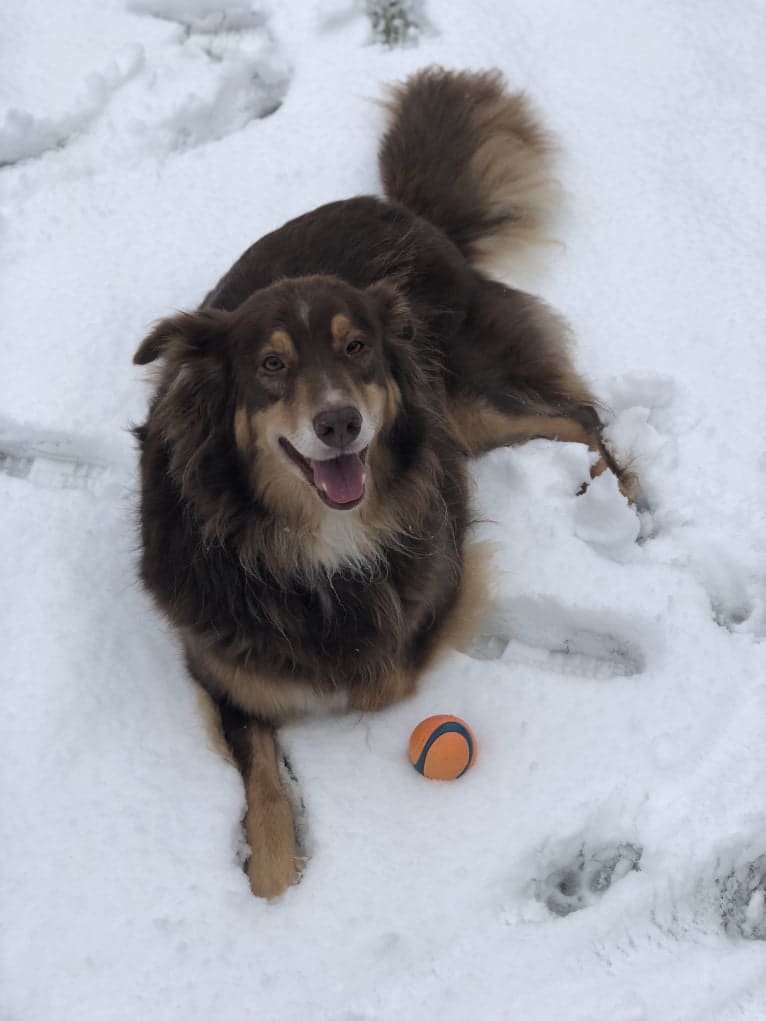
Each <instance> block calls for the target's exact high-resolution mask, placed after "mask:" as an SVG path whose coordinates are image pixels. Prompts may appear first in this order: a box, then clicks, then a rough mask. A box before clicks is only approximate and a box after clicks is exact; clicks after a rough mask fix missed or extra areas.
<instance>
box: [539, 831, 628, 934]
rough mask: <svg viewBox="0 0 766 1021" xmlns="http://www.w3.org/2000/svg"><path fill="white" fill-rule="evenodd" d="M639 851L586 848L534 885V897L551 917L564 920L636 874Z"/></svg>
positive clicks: (625, 847)
mask: <svg viewBox="0 0 766 1021" xmlns="http://www.w3.org/2000/svg"><path fill="white" fill-rule="evenodd" d="M641 853H642V848H640V847H637V846H636V845H634V844H627V843H626V844H610V845H606V846H604V847H601V848H599V849H598V850H596V851H589V850H588V849H587V848H586V847H585V846H583V847H581V848H580V850H579V851H578V852H577V855H576V856H575V859H574V861H572V862H569V863H568V864H566V865H563V866H561V867H559V868H556V869H554V870H553V871H552V872H550V873H548V875H547V876H546V877H545V878H544V879H542V880H537V881H536V882H535V897H536V898H537V900H539V901H541V902H542V903H544V904H545V906H546V907H547V908H548V910H549V911H552V912H553V914H554V915H559V916H560V917H564V916H565V915H569V914H571V913H572V912H573V911H580V910H581V909H582V908H587V907H590V905H592V904H595V903H596V902H597V901H598V900H599V899H600V898H601V897H603V895H604V894H605V893H606V891H607V890H609V889H610V888H611V887H612V886H613V885H614V883H615V882H617V881H618V880H619V879H622V878H623V877H624V876H626V875H627V874H628V873H629V872H636V871H638V866H639V862H640V861H641Z"/></svg>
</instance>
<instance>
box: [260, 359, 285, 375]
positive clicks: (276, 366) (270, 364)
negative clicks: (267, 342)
mask: <svg viewBox="0 0 766 1021" xmlns="http://www.w3.org/2000/svg"><path fill="white" fill-rule="evenodd" d="M261 367H262V368H264V369H265V370H266V372H271V373H274V372H281V371H282V369H284V368H285V363H284V362H283V361H282V359H281V358H278V357H277V355H269V356H268V358H264V359H263V361H262V362H261Z"/></svg>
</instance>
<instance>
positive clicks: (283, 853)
mask: <svg viewBox="0 0 766 1021" xmlns="http://www.w3.org/2000/svg"><path fill="white" fill-rule="evenodd" d="M218 708H219V711H220V714H221V728H222V731H223V735H224V737H225V739H226V743H227V745H228V746H229V748H230V749H231V752H232V754H233V756H234V760H235V761H236V763H237V765H238V766H239V770H240V772H241V773H242V778H243V780H244V784H245V800H246V809H245V818H244V827H245V836H246V837H247V842H248V844H249V845H250V858H249V859H248V861H247V866H246V869H247V875H248V878H249V880H250V886H251V888H252V890H253V893H254V894H255V895H256V896H258V897H268V898H273V897H278V896H279V895H280V894H281V893H284V891H285V890H286V889H287V888H288V887H289V886H292V885H293V884H294V883H296V882H297V881H298V878H299V875H300V869H299V860H298V849H297V842H296V833H295V820H294V818H293V806H292V802H291V799H290V795H289V794H288V792H287V790H286V789H285V786H284V784H283V782H282V777H281V774H280V768H279V763H280V758H281V756H280V751H279V745H278V742H277V735H276V731H275V729H274V727H273V726H271V725H270V724H268V723H265V722H263V721H262V720H258V719H255V718H254V717H252V716H248V715H246V714H245V713H243V712H241V711H240V710H239V709H237V708H236V707H234V706H232V705H231V704H230V703H228V702H221V703H219V706H218Z"/></svg>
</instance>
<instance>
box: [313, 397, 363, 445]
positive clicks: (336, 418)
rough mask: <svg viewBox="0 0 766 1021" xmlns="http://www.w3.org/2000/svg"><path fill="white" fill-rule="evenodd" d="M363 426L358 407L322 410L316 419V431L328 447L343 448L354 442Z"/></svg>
mask: <svg viewBox="0 0 766 1021" xmlns="http://www.w3.org/2000/svg"><path fill="white" fill-rule="evenodd" d="M361 428H362V416H361V415H360V414H359V412H358V411H357V410H356V408H352V407H350V406H349V407H348V408H333V410H332V411H320V413H319V414H318V415H317V416H316V418H315V419H314V432H315V433H316V434H317V436H318V437H319V439H320V440H321V441H322V443H326V444H327V446H328V447H335V448H336V449H337V450H342V449H343V448H344V447H346V446H348V444H349V443H353V442H354V440H355V439H356V438H357V436H358V435H359V433H360V431H361Z"/></svg>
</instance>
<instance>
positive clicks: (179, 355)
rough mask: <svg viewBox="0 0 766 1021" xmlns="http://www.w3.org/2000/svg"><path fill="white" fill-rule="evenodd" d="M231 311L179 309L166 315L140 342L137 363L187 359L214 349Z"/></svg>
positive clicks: (134, 356)
mask: <svg viewBox="0 0 766 1021" xmlns="http://www.w3.org/2000/svg"><path fill="white" fill-rule="evenodd" d="M228 320H229V313H227V312H223V311H221V310H220V309H205V310H204V311H202V312H179V314H178V315H175V316H171V317H170V318H168V319H162V320H161V321H160V322H158V323H157V325H156V326H155V327H154V329H153V330H152V331H151V333H150V334H149V335H148V336H147V337H145V338H144V339H143V340H142V341H141V343H140V344H139V347H138V350H137V351H136V353H135V354H134V355H133V363H134V365H148V364H149V362H153V361H155V360H156V359H157V358H165V359H167V360H168V361H178V362H183V361H187V360H189V359H190V358H194V357H195V356H197V355H204V354H206V353H208V352H209V351H210V350H211V346H212V344H213V343H214V342H215V340H216V339H217V338H220V337H221V335H222V334H223V332H224V330H225V329H226V326H227V325H228Z"/></svg>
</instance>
